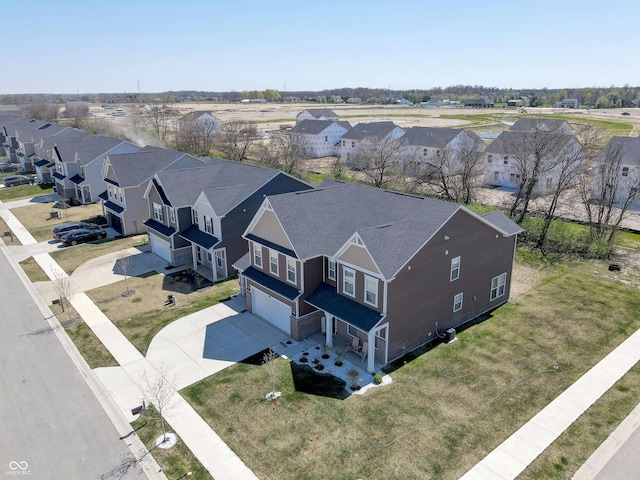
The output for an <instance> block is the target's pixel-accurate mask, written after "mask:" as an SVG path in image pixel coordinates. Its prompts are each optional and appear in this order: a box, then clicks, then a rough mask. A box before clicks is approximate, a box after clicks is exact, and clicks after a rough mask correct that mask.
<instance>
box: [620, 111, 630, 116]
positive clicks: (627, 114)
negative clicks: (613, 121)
mask: <svg viewBox="0 0 640 480" xmlns="http://www.w3.org/2000/svg"><path fill="white" fill-rule="evenodd" d="M620 115H622V116H623V117H628V116H629V115H631V114H630V113H629V112H622V113H621V114H620Z"/></svg>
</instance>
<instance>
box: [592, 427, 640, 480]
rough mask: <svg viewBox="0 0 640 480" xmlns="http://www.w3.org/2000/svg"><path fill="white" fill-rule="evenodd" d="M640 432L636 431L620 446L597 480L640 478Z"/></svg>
mask: <svg viewBox="0 0 640 480" xmlns="http://www.w3.org/2000/svg"><path fill="white" fill-rule="evenodd" d="M638 470H640V430H636V431H635V432H634V433H633V434H631V436H630V437H629V438H628V439H627V440H626V441H625V442H624V443H623V444H622V445H621V446H620V449H619V450H618V451H617V452H616V453H615V454H614V455H613V457H611V459H610V460H609V462H608V463H607V464H606V465H605V466H604V467H603V468H602V470H600V472H599V473H598V474H597V475H596V476H595V477H594V478H595V480H610V479H612V478H614V479H616V480H637V479H638V478H640V473H639V472H638Z"/></svg>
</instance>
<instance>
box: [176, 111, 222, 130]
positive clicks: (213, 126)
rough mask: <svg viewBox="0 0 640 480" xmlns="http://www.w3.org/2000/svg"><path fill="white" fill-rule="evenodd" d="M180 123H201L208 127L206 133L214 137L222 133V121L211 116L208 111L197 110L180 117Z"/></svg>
mask: <svg viewBox="0 0 640 480" xmlns="http://www.w3.org/2000/svg"><path fill="white" fill-rule="evenodd" d="M178 121H179V122H180V123H182V124H184V123H199V124H202V125H204V126H205V127H206V131H207V132H208V133H210V134H212V135H215V134H217V133H219V132H220V119H219V118H218V117H214V116H213V115H211V112H210V111H208V110H195V111H193V112H189V113H187V114H186V115H183V116H182V117H180V120H178Z"/></svg>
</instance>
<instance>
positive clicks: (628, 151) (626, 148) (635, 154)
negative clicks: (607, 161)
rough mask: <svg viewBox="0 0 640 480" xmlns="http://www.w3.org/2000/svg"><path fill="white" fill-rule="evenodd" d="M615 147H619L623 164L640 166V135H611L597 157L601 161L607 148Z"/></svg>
mask: <svg viewBox="0 0 640 480" xmlns="http://www.w3.org/2000/svg"><path fill="white" fill-rule="evenodd" d="M617 148H620V149H621V152H622V159H621V163H622V164H623V165H629V166H636V167H640V137H613V138H612V139H611V140H609V143H607V144H606V145H605V147H604V148H603V149H602V152H601V153H600V155H599V157H598V159H599V160H600V161H602V159H603V157H604V156H605V155H606V154H607V152H608V151H609V150H612V149H617ZM614 151H615V150H614Z"/></svg>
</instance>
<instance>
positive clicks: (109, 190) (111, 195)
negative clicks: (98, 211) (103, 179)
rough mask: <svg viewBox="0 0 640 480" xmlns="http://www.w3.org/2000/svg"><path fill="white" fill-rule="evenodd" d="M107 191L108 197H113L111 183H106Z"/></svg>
mask: <svg viewBox="0 0 640 480" xmlns="http://www.w3.org/2000/svg"><path fill="white" fill-rule="evenodd" d="M107 191H108V192H109V198H111V197H113V191H112V190H111V185H107Z"/></svg>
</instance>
